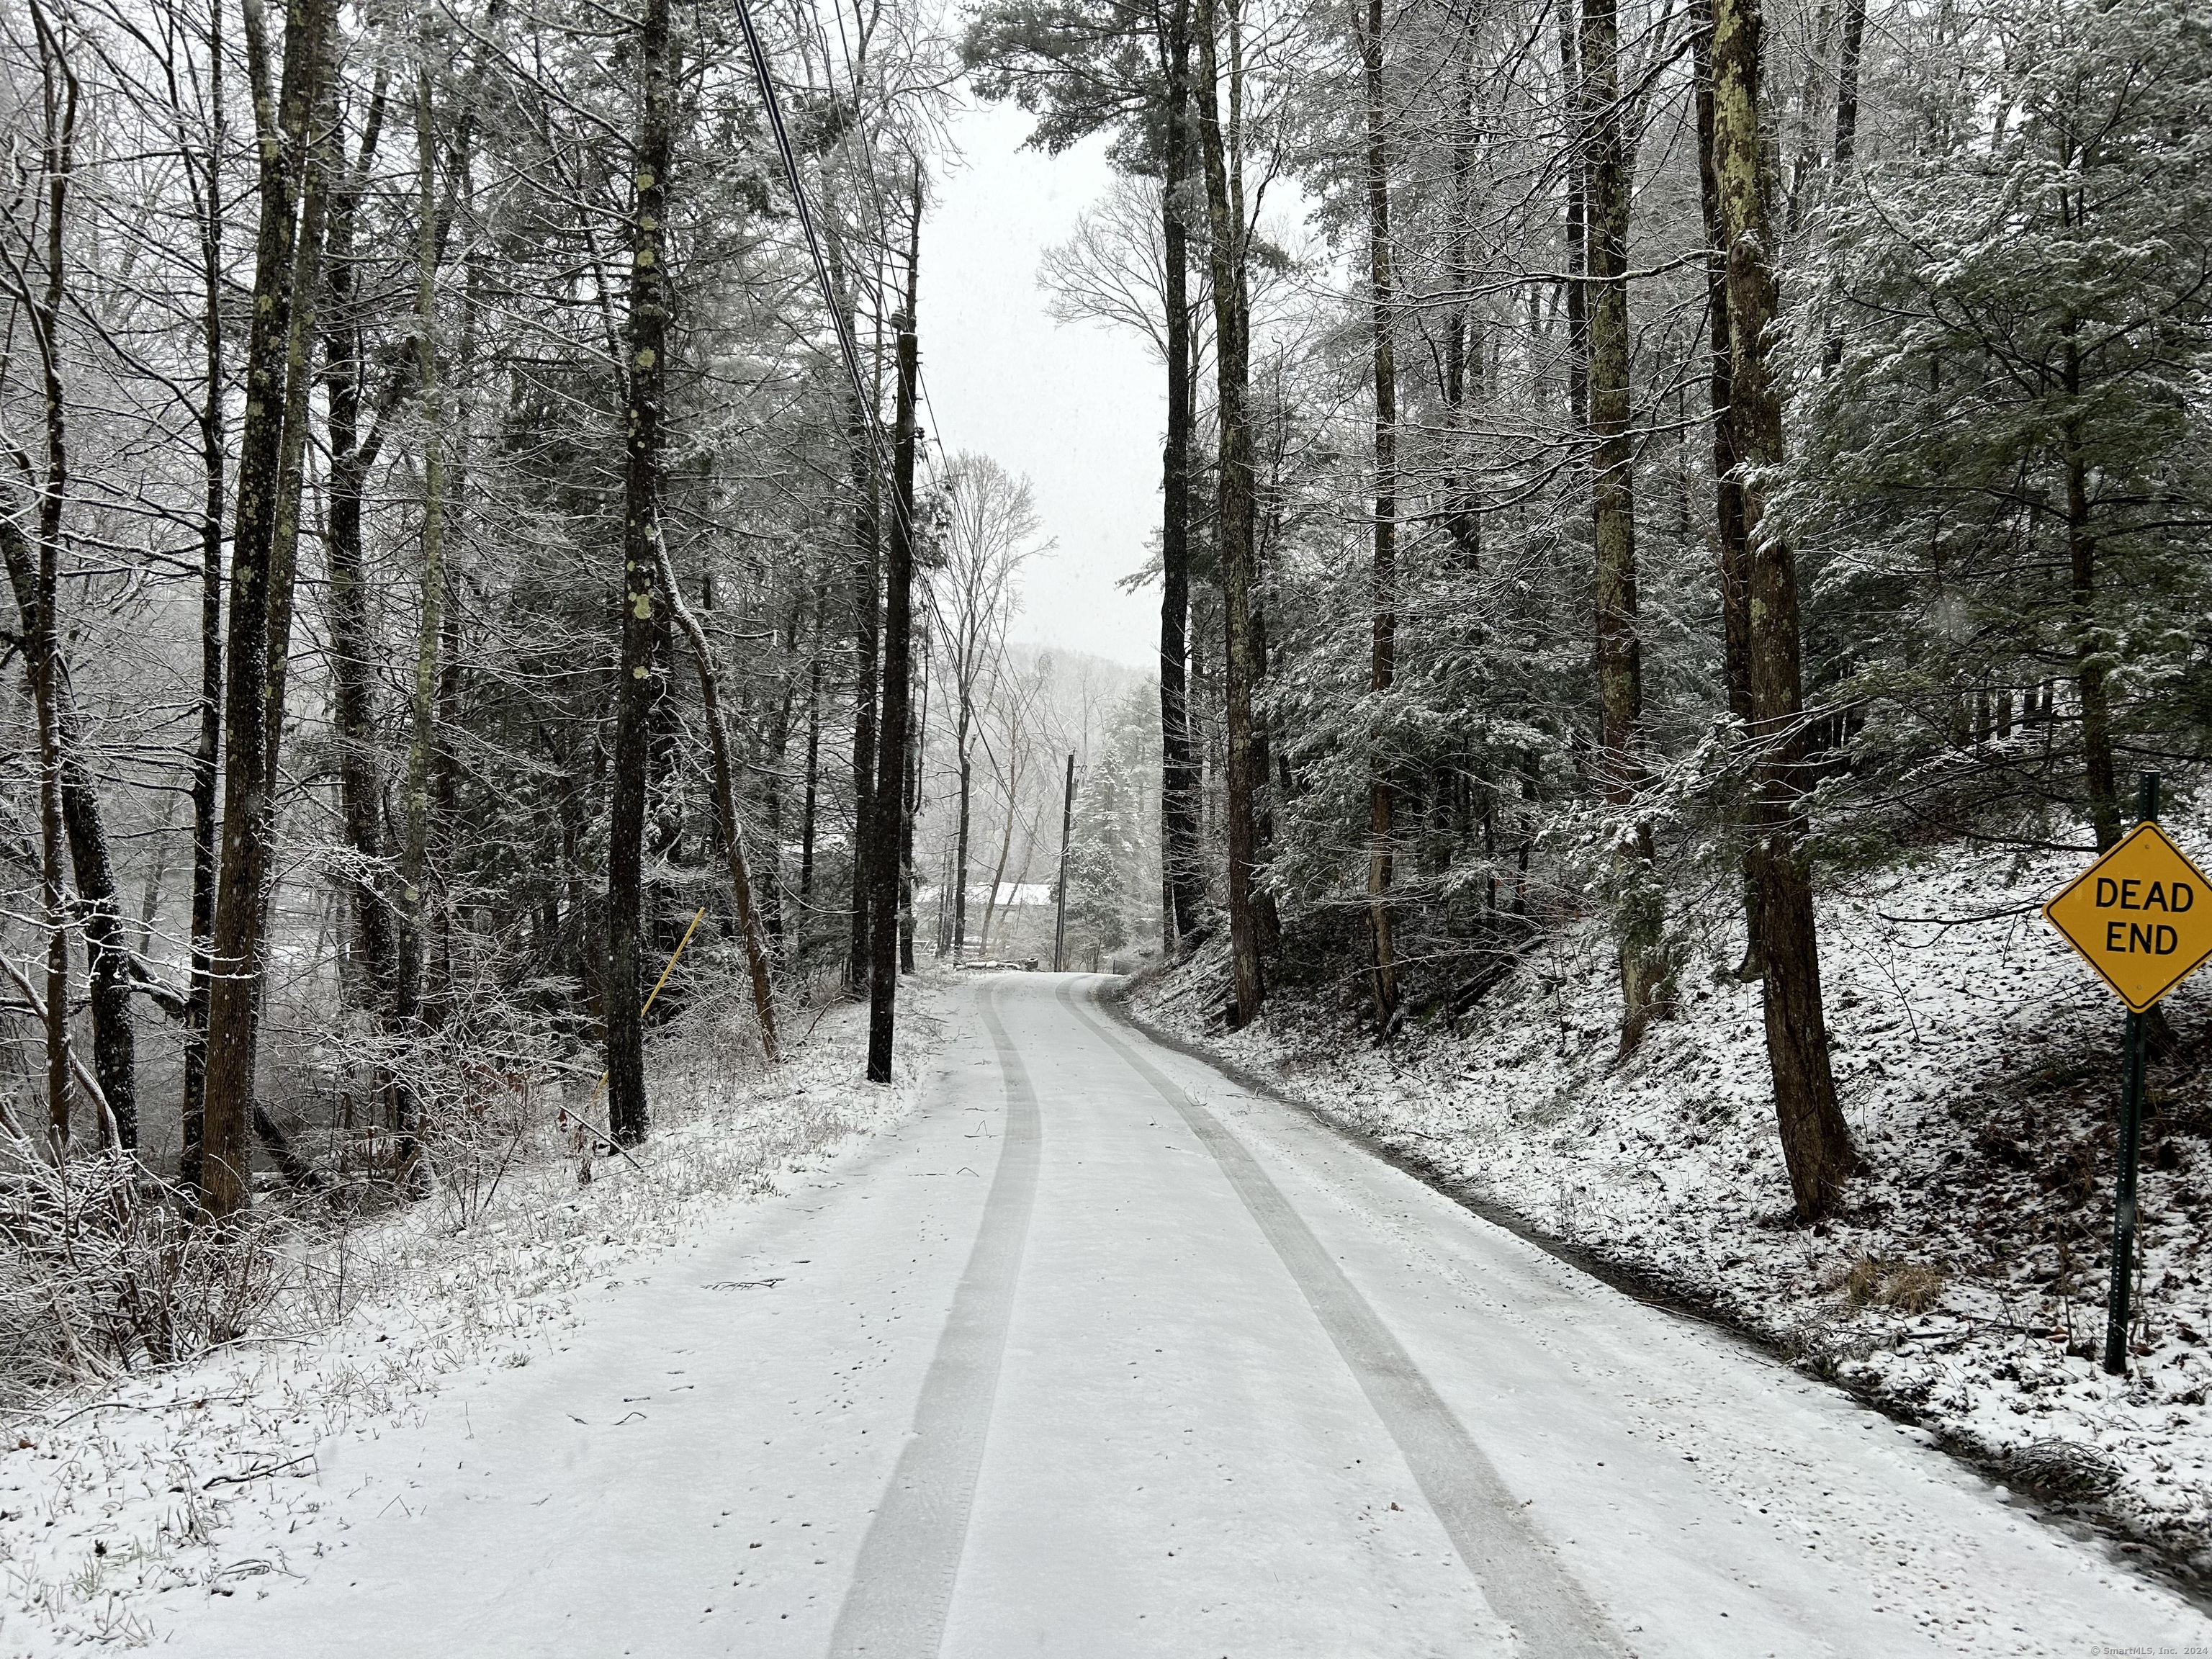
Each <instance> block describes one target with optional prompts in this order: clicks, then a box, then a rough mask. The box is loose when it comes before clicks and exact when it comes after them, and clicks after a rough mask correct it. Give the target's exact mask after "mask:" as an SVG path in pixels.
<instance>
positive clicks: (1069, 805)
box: [1052, 755, 1075, 974]
mask: <svg viewBox="0 0 2212 1659" xmlns="http://www.w3.org/2000/svg"><path fill="white" fill-rule="evenodd" d="M1074 833H1075V757H1074V756H1073V755H1070V756H1069V757H1067V793H1066V795H1065V796H1064V797H1063V798H1062V799H1061V801H1060V899H1059V902H1058V910H1059V914H1058V915H1055V916H1054V918H1053V923H1052V971H1053V972H1054V973H1055V974H1057V973H1060V972H1061V971H1063V969H1062V968H1061V964H1062V963H1064V962H1065V961H1066V957H1067V843H1068V841H1069V839H1070V838H1071V837H1072V836H1073V835H1074Z"/></svg>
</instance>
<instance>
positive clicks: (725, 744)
mask: <svg viewBox="0 0 2212 1659" xmlns="http://www.w3.org/2000/svg"><path fill="white" fill-rule="evenodd" d="M653 555H654V557H655V560H656V564H657V568H658V570H659V576H660V586H661V590H662V592H665V594H666V595H667V596H668V608H669V609H670V610H671V611H673V612H674V613H675V615H676V625H677V626H678V628H681V629H683V630H684V638H685V639H687V640H689V641H690V643H691V660H692V662H693V663H694V664H695V665H696V666H697V668H698V671H699V701H700V702H701V703H702V705H703V706H704V708H705V712H706V715H707V744H708V750H710V752H711V753H712V755H713V757H714V814H715V817H717V819H719V820H720V824H721V830H722V856H723V859H724V860H725V862H726V865H727V866H728V869H729V872H730V896H731V899H732V902H733V903H734V904H735V905H736V907H737V912H738V940H739V941H740V942H741V943H742V944H743V945H744V952H745V968H746V971H747V972H748V974H749V975H750V977H751V980H752V992H753V1018H755V1019H756V1020H757V1021H758V1022H759V1024H760V1038H761V1056H762V1058H763V1059H764V1060H767V1061H768V1063H769V1065H771V1066H773V1065H775V1060H776V1036H775V981H774V979H773V978H772V977H771V976H770V975H769V952H768V940H767V939H766V937H765V936H764V935H763V931H762V928H761V922H760V916H759V914H758V913H757V911H756V910H755V909H754V908H753V881H752V872H751V870H750V868H749V867H748V866H747V865H746V863H745V841H744V826H743V824H742V823H741V822H740V821H739V819H738V781H737V768H736V767H735V766H734V765H733V764H732V762H731V759H730V732H729V727H728V726H726V725H725V724H724V723H723V720H722V697H721V682H720V677H719V676H718V675H717V674H716V673H715V671H714V653H713V652H712V651H711V650H710V649H709V648H708V644H707V630H706V629H703V628H702V627H701V626H700V625H699V619H698V617H695V616H693V615H692V614H691V607H690V605H686V604H685V603H684V590H683V588H682V587H681V586H678V584H677V580H676V570H675V567H673V566H672V565H671V564H670V563H669V562H668V550H667V548H666V547H665V546H663V545H661V544H659V543H658V542H657V541H656V543H655V544H654V546H653Z"/></svg>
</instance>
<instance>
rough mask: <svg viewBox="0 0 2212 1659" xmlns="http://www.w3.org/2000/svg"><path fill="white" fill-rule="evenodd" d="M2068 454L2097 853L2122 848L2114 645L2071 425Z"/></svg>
mask: <svg viewBox="0 0 2212 1659" xmlns="http://www.w3.org/2000/svg"><path fill="white" fill-rule="evenodd" d="M2064 372H2065V375H2066V390H2067V393H2068V395H2069V397H2070V398H2079V397H2080V396H2081V362H2080V359H2079V357H2078V356H2077V355H2076V352H2075V348H2074V346H2073V344H2072V343H2070V342H2069V343H2068V346H2067V351H2066V367H2065V371H2064ZM2063 443H2064V448H2065V454H2066V557H2067V568H2068V571H2069V575H2070V577H2071V579H2072V580H2071V599H2072V602H2073V611H2074V614H2073V635H2074V641H2073V643H2074V678H2075V685H2076V686H2077V687H2078V689H2079V690H2080V691H2081V763H2082V773H2083V781H2084V782H2085V783H2086V784H2087V787H2088V794H2089V823H2090V824H2091V826H2092V827H2093V829H2095V830H2096V832H2097V850H2098V851H2099V852H2100V853H2101V852H2103V851H2105V850H2106V849H2107V848H2112V847H2114V846H2117V845H2118V842H2119V839H2120V833H2121V831H2120V791H2119V772H2118V767H2117V766H2116V765H2115V764H2114V763H2113V760H2112V692H2111V689H2110V687H2109V686H2108V685H2107V684H2106V677H2107V676H2108V675H2109V674H2110V672H2111V663H2112V656H2111V651H2112V645H2111V641H2110V640H2109V639H2107V637H2106V634H2105V631H2104V629H2101V628H2100V627H2099V626H2098V624H2097V538H2096V537H2095V535H2094V534H2093V532H2091V529H2090V526H2089V469H2088V465H2087V461H2086V460H2085V459H2083V457H2082V453H2081V433H2080V431H2079V429H2078V428H2075V427H2073V426H2069V428H2067V430H2066V432H2065V435H2064V438H2063Z"/></svg>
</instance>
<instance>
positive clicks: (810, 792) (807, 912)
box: [791, 587, 823, 997]
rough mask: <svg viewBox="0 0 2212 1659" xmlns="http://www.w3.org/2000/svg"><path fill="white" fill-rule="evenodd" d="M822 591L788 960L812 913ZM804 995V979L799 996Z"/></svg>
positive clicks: (798, 959) (799, 958)
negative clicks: (795, 904) (796, 913)
mask: <svg viewBox="0 0 2212 1659" xmlns="http://www.w3.org/2000/svg"><path fill="white" fill-rule="evenodd" d="M822 600H823V590H822V589H821V588H818V587H817V589H816V590H815V594H814V638H813V642H812V645H811V647H810V649H809V651H808V653H807V664H806V793H805V796H804V798H803V799H801V801H800V804H799V921H798V923H797V927H798V938H797V939H796V940H795V941H794V942H793V947H792V957H791V959H792V960H793V962H794V963H799V964H801V966H802V967H804V966H805V963H806V940H807V933H808V928H807V923H808V922H809V921H811V920H812V919H813V916H814V830H815V819H816V815H817V811H818V804H819V796H820V793H821V778H822V611H823V605H822ZM800 995H801V996H802V997H803V996H804V995H805V981H804V980H803V979H802V981H800Z"/></svg>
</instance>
